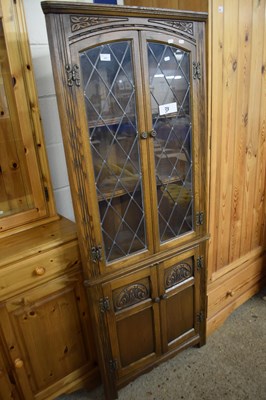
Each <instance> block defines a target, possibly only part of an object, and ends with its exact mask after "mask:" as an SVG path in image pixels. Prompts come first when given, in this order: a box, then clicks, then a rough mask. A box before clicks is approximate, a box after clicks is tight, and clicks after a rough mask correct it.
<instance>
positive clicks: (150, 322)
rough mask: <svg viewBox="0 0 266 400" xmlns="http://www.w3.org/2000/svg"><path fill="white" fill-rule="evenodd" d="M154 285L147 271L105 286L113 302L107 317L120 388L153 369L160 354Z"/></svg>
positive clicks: (157, 311)
mask: <svg viewBox="0 0 266 400" xmlns="http://www.w3.org/2000/svg"><path fill="white" fill-rule="evenodd" d="M153 272H156V271H153ZM152 281H153V276H152V274H150V269H149V268H148V269H147V270H144V271H141V272H139V273H137V274H134V275H133V276H130V278H128V279H127V278H126V279H125V278H123V279H121V280H115V281H112V282H111V283H108V284H105V285H104V293H105V296H108V297H109V298H110V299H111V302H110V310H109V311H108V312H107V313H106V314H107V320H108V327H109V335H110V342H111V348H112V355H113V361H114V364H115V366H116V374H117V379H118V385H119V381H120V383H123V380H124V381H126V380H127V379H128V378H133V377H134V376H135V375H137V374H139V373H140V372H141V371H142V370H143V369H145V367H147V366H148V365H151V364H152V363H153V362H154V361H155V360H156V358H157V356H158V354H159V353H160V323H159V304H158V303H156V293H154V291H156V285H157V282H156V280H154V283H152ZM152 291H153V293H152ZM153 296H154V297H153Z"/></svg>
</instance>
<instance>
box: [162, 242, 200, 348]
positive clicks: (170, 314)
mask: <svg viewBox="0 0 266 400" xmlns="http://www.w3.org/2000/svg"><path fill="white" fill-rule="evenodd" d="M198 260H200V258H199V251H198V248H195V249H192V250H190V251H187V252H185V253H182V254H180V255H178V256H175V257H173V258H171V259H167V260H165V261H164V262H163V263H162V264H160V266H159V294H160V317H161V330H162V347H163V351H164V352H167V351H169V350H172V349H174V348H175V347H178V346H180V345H182V344H183V343H185V342H188V343H190V344H192V343H191V341H194V340H196V341H197V342H198V341H199V328H200V323H201V314H200V312H201V310H200V272H201V268H200V266H199V264H200V262H199V261H198Z"/></svg>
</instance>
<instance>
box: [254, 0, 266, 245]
mask: <svg viewBox="0 0 266 400" xmlns="http://www.w3.org/2000/svg"><path fill="white" fill-rule="evenodd" d="M263 3H264V4H263V5H262V10H261V11H262V12H261V15H262V16H263V15H264V20H263V23H264V30H263V31H262V36H261V38H262V39H263V43H262V45H263V49H262V56H263V57H262V62H261V64H258V72H257V77H258V85H257V86H260V88H261V98H260V110H259V112H260V116H259V127H258V141H259V142H258V152H257V172H256V182H255V187H256V190H255V191H254V205H253V223H252V230H251V231H252V237H251V248H255V247H257V246H259V245H260V244H262V243H263V241H262V240H261V239H263V226H264V224H265V213H264V203H265V190H266V166H265V160H266V132H265V130H266V126H265V125H266V121H265V120H266V22H265V21H266V2H265V0H264V2H263ZM263 7H264V10H263ZM263 11H264V12H263ZM259 81H260V82H259ZM264 244H265V243H264Z"/></svg>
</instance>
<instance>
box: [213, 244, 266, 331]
mask: <svg viewBox="0 0 266 400" xmlns="http://www.w3.org/2000/svg"><path fill="white" fill-rule="evenodd" d="M258 253H259V252H257V255H256V256H255V257H250V258H249V259H248V257H246V256H245V258H242V259H239V265H238V266H236V263H235V262H234V263H233V264H232V266H233V269H232V270H230V268H228V267H226V272H225V274H224V275H222V274H220V276H219V277H218V278H217V279H216V280H215V281H213V282H210V283H209V284H208V290H207V293H208V316H207V335H210V334H211V333H213V332H214V331H215V330H216V329H217V328H219V327H220V326H221V325H222V324H223V323H224V322H225V320H226V319H227V318H228V317H229V315H230V314H231V313H232V312H233V311H234V310H235V309H236V308H238V307H239V306H240V305H241V304H243V303H244V302H245V301H247V300H248V299H249V298H250V297H252V296H254V294H256V293H257V292H259V291H260V289H261V288H262V287H263V286H264V285H265V284H266V254H265V252H260V254H258ZM253 255H254V253H253ZM243 259H245V262H243Z"/></svg>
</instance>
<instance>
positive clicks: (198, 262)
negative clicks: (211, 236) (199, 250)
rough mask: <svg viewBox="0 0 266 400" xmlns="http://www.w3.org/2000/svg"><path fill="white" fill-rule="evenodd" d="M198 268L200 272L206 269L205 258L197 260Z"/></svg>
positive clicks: (201, 257) (200, 257)
mask: <svg viewBox="0 0 266 400" xmlns="http://www.w3.org/2000/svg"><path fill="white" fill-rule="evenodd" d="M197 268H198V270H200V269H202V268H204V258H203V256H199V257H198V258H197Z"/></svg>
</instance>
